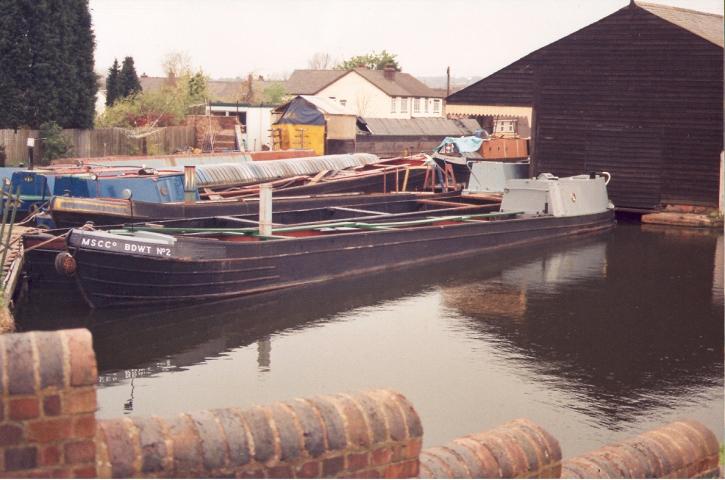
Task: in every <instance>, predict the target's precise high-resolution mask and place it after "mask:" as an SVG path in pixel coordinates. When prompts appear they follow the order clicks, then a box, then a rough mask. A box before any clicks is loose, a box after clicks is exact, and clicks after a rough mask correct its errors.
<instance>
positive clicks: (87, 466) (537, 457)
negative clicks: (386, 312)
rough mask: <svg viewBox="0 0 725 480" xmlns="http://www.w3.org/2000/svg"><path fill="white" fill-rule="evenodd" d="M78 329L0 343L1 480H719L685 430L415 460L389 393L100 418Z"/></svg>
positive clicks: (473, 439)
mask: <svg viewBox="0 0 725 480" xmlns="http://www.w3.org/2000/svg"><path fill="white" fill-rule="evenodd" d="M96 377H97V371H96V361H95V355H94V353H93V348H92V339H91V334H90V333H89V332H88V331H87V330H84V329H79V330H60V331H56V332H28V333H19V334H7V335H0V477H12V478H22V477H96V476H98V477H101V478H110V477H147V478H150V477H228V476H235V477H255V478H280V477H281V478H316V477H347V478H356V477H360V478H370V477H383V478H410V477H417V476H418V475H420V477H423V478H437V477H450V478H476V477H490V478H511V477H517V478H530V477H541V478H544V477H549V478H557V477H559V476H560V475H561V476H563V477H565V478H601V477H610V478H643V477H646V478H657V477H698V478H703V477H717V476H718V474H719V470H718V448H719V445H718V442H717V439H716V437H715V435H714V434H713V433H712V432H711V431H710V430H708V429H707V428H706V427H705V426H703V425H701V424H699V423H697V422H694V421H680V422H675V423H673V424H670V425H667V426H665V427H662V428H660V429H657V430H654V431H651V432H647V433H644V434H642V435H640V436H638V437H634V438H632V439H629V440H626V441H624V442H619V443H616V444H613V445H608V446H605V447H603V448H601V449H599V450H596V451H594V452H591V453H589V454H587V455H582V456H579V457H576V458H572V459H570V460H567V461H564V462H561V458H562V457H561V450H560V448H559V443H558V442H557V441H556V439H555V438H553V437H552V436H551V435H550V434H548V433H547V432H546V431H545V430H544V429H542V428H541V427H539V426H537V425H536V424H534V423H532V422H530V421H528V420H514V421H512V422H509V423H507V424H504V425H502V426H500V427H498V428H496V429H493V430H490V431H487V432H482V433H478V434H473V435H469V436H466V437H462V438H458V439H456V440H453V441H452V442H450V443H448V444H447V445H444V446H441V447H433V448H428V449H426V450H424V451H422V452H421V442H422V436H423V429H422V427H421V422H420V418H419V417H418V414H417V413H416V411H415V409H414V408H413V406H412V405H411V403H410V402H409V401H408V400H407V399H406V398H405V397H403V396H402V395H401V394H399V393H396V392H393V391H390V390H371V391H366V392H359V393H352V394H338V395H326V396H320V397H314V398H308V399H295V400H290V401H286V402H279V403H275V404H272V405H267V406H256V407H253V408H250V409H246V410H245V409H240V408H225V409H218V410H209V411H202V412H196V413H189V414H186V413H185V414H180V415H177V416H174V417H169V418H159V417H148V418H121V419H114V420H103V421H98V422H97V421H96V418H95V411H96V390H95V383H96Z"/></svg>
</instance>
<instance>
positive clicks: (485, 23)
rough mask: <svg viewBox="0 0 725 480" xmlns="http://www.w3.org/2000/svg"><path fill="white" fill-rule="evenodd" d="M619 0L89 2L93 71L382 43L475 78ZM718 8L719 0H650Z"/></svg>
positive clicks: (222, 65) (278, 61) (252, 59)
mask: <svg viewBox="0 0 725 480" xmlns="http://www.w3.org/2000/svg"><path fill="white" fill-rule="evenodd" d="M628 3H629V0H596V1H595V0H449V1H440V0H416V1H412V0H397V1H387V0H259V1H257V0H204V1H196V0H90V6H91V14H92V16H93V24H94V28H95V34H96V43H97V45H96V70H97V71H99V72H105V71H106V70H107V69H108V67H110V65H111V63H112V62H113V58H114V57H117V58H118V59H119V61H120V60H121V59H122V58H123V57H125V56H129V55H130V56H132V57H133V58H134V60H135V63H136V69H137V71H138V73H139V74H141V73H144V72H145V73H147V74H149V75H161V74H162V71H163V70H162V67H161V64H162V60H163V58H164V56H165V55H166V54H168V53H170V52H184V53H186V54H188V55H189V56H190V57H191V60H192V64H193V65H194V66H195V67H200V68H202V69H203V70H204V72H205V73H206V74H208V75H209V76H211V77H212V78H221V77H237V76H244V75H246V74H247V73H248V72H254V73H257V74H262V75H266V76H270V75H271V76H282V75H284V74H289V73H291V72H292V70H294V69H296V68H307V62H308V60H309V59H310V57H312V55H313V54H314V53H315V52H327V53H330V54H331V55H332V56H333V57H334V58H339V59H343V58H346V57H350V56H352V55H358V54H364V53H368V52H370V51H373V50H376V51H380V50H382V49H386V50H388V51H389V52H392V53H395V54H397V55H398V61H399V63H400V65H401V66H402V67H403V70H404V71H406V72H409V73H412V74H414V75H420V76H424V75H425V76H428V75H444V74H445V70H446V66H449V65H450V67H451V75H453V76H463V77H467V76H485V75H488V74H490V73H492V72H494V71H496V70H498V69H499V68H501V67H504V66H506V65H508V64H509V63H511V62H513V61H514V60H516V59H518V58H520V57H522V56H524V55H526V54H527V53H529V52H531V51H533V50H536V49H537V48H539V47H542V46H544V45H546V44H548V43H550V42H552V41H554V40H557V39H559V38H561V37H563V36H565V35H567V34H569V33H572V32H574V31H576V30H578V29H580V28H582V27H584V26H586V25H589V24H591V23H593V22H595V21H597V20H599V19H600V18H602V17H605V16H607V15H609V14H610V13H613V12H615V11H616V10H618V9H619V8H622V7H624V6H626V5H627V4H628ZM657 3H663V4H667V5H676V6H680V7H685V8H691V9H694V10H701V11H707V12H712V13H718V14H720V15H722V13H723V2H722V0H657Z"/></svg>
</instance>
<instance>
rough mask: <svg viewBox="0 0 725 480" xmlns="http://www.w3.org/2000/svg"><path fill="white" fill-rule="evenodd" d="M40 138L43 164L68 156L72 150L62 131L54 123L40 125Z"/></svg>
mask: <svg viewBox="0 0 725 480" xmlns="http://www.w3.org/2000/svg"><path fill="white" fill-rule="evenodd" d="M40 138H41V140H42V142H43V163H44V164H46V165H47V164H49V163H50V161H51V160H55V159H56V158H62V157H66V156H68V154H70V151H71V149H72V145H71V143H70V142H69V141H68V139H67V138H65V137H64V136H63V129H62V128H60V125H58V124H57V123H55V122H45V123H43V124H42V125H40Z"/></svg>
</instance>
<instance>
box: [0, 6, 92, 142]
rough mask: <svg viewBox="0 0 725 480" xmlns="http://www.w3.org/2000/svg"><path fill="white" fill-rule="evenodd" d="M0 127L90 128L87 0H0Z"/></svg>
mask: <svg viewBox="0 0 725 480" xmlns="http://www.w3.org/2000/svg"><path fill="white" fill-rule="evenodd" d="M0 11H2V12H3V14H2V16H0V58H1V59H2V67H1V68H0V105H2V108H0V128H17V127H21V126H28V127H33V128H37V127H38V126H40V124H41V123H44V122H46V121H56V122H57V123H58V124H59V125H61V126H62V127H65V128H90V127H92V126H93V117H94V107H95V95H96V91H97V81H96V76H95V73H94V72H93V48H94V40H93V31H92V29H91V17H90V13H89V11H88V2H87V0H35V1H33V0H0Z"/></svg>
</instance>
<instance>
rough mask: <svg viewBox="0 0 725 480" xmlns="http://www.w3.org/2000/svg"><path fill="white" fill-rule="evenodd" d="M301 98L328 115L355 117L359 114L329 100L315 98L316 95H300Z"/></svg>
mask: <svg viewBox="0 0 725 480" xmlns="http://www.w3.org/2000/svg"><path fill="white" fill-rule="evenodd" d="M300 97H302V98H304V99H305V100H307V101H308V102H310V103H311V104H312V105H314V106H315V107H317V108H318V109H320V111H322V112H323V113H326V114H328V115H352V116H354V117H356V116H357V114H356V113H355V112H353V111H352V110H350V109H349V108H347V107H344V106H342V105H340V104H339V103H337V102H336V101H334V100H331V99H329V98H326V97H315V96H314V95H300Z"/></svg>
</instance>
